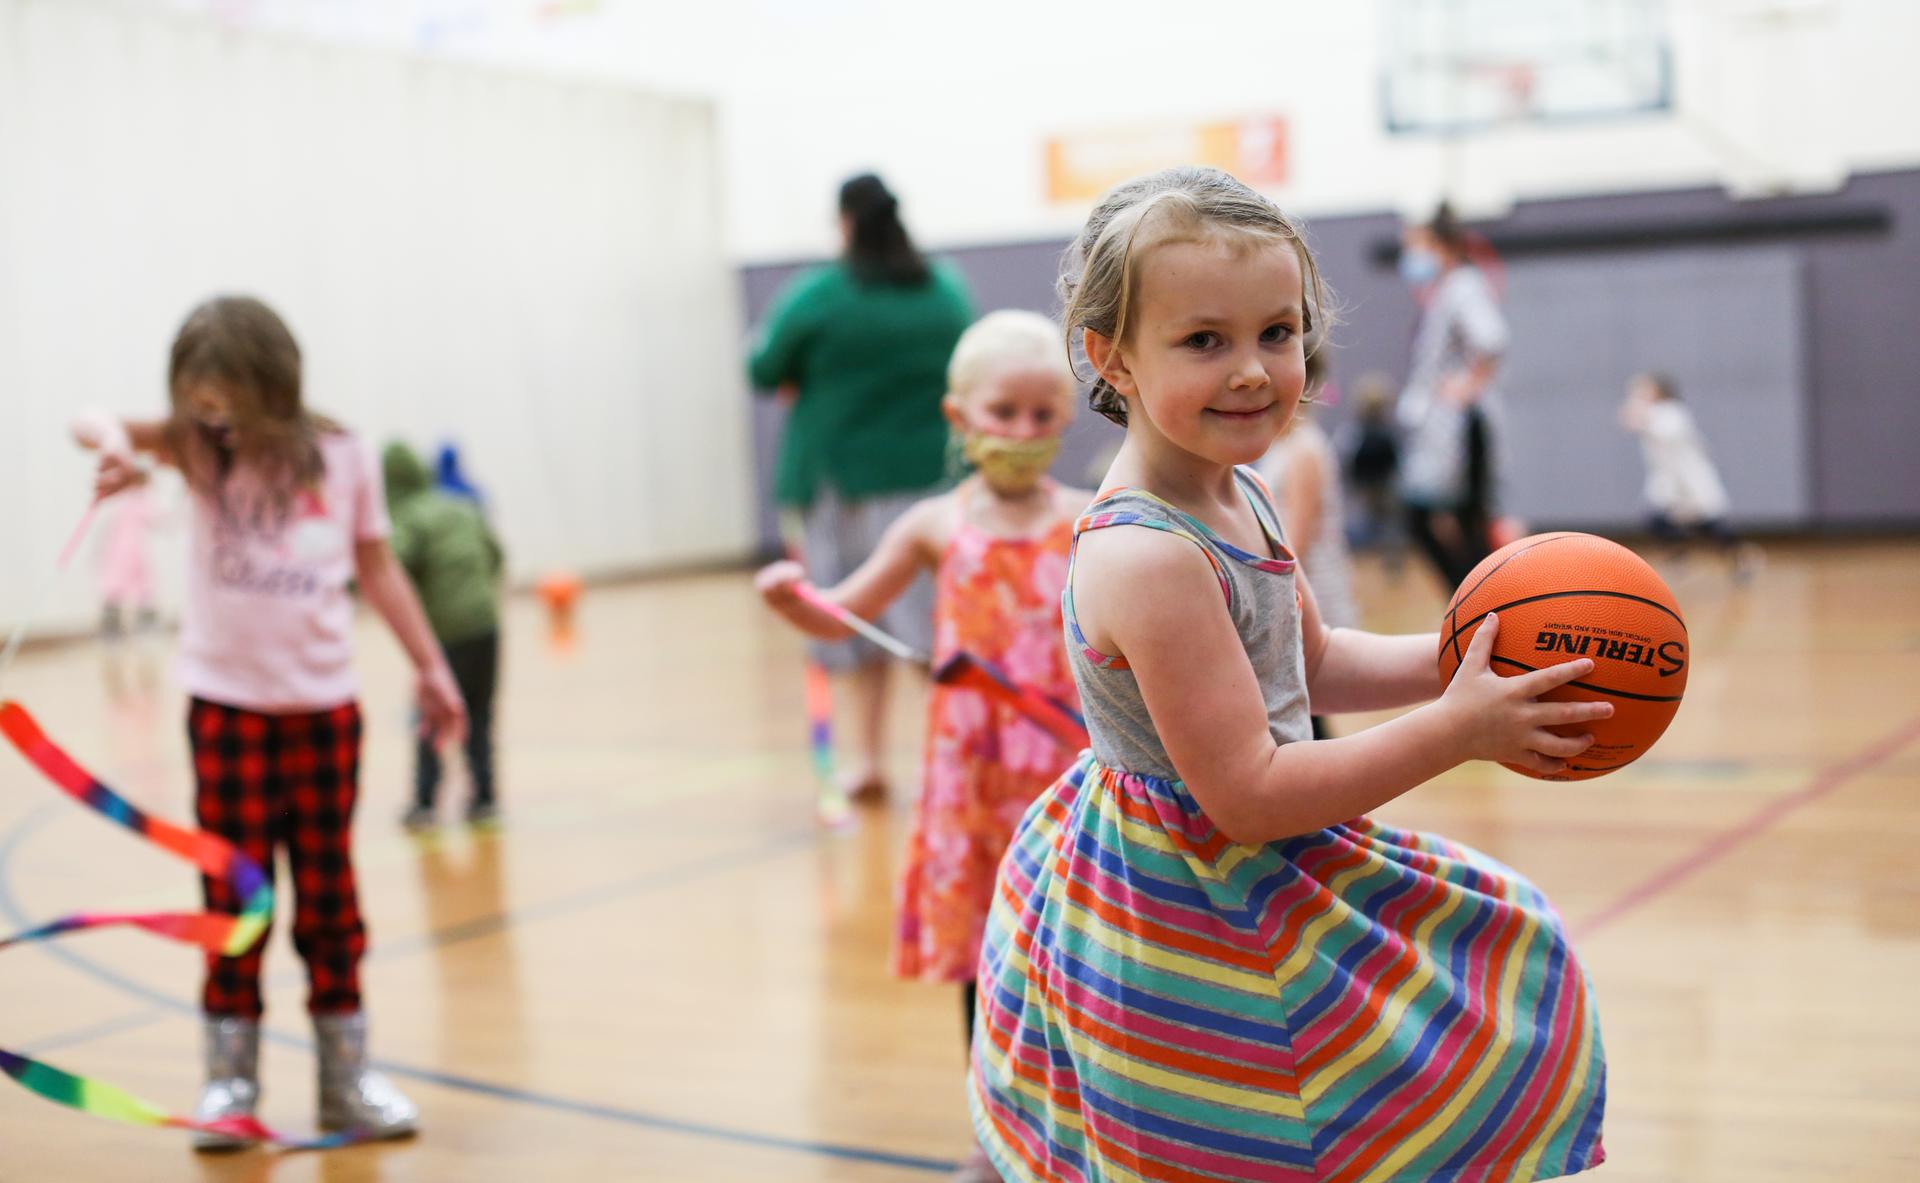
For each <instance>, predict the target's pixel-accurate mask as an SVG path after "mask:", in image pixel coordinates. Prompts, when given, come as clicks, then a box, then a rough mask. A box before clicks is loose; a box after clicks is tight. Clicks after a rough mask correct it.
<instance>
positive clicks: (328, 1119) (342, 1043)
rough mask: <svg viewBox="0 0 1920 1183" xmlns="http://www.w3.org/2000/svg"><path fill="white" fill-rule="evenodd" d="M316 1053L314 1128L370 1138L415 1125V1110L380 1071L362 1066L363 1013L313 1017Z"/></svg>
mask: <svg viewBox="0 0 1920 1183" xmlns="http://www.w3.org/2000/svg"><path fill="white" fill-rule="evenodd" d="M313 1040H314V1046H315V1050H316V1051H318V1053H319V1056H320V1128H321V1129H323V1130H357V1131H359V1132H361V1133H363V1134H365V1135H366V1136H368V1137H370V1138H404V1137H406V1136H407V1135H409V1134H412V1133H414V1132H416V1131H418V1130H419V1128H420V1110H419V1109H418V1108H417V1107H415V1105H414V1103H413V1102H412V1101H410V1100H408V1099H407V1095H406V1094H405V1093H403V1092H401V1091H400V1090H399V1089H397V1088H395V1087H394V1084H393V1082H392V1081H391V1080H388V1079H387V1078H386V1075H385V1074H384V1073H381V1072H378V1071H376V1070H374V1069H373V1068H370V1067H368V1066H367V1016H366V1015H365V1014H364V1013H362V1012H359V1011H355V1012H353V1013H351V1014H340V1015H315V1016H313Z"/></svg>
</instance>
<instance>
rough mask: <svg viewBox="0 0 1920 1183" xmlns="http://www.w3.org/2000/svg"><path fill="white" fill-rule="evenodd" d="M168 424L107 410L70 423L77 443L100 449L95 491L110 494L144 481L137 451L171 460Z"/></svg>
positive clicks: (70, 429) (94, 483) (84, 416)
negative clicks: (119, 415) (109, 412)
mask: <svg viewBox="0 0 1920 1183" xmlns="http://www.w3.org/2000/svg"><path fill="white" fill-rule="evenodd" d="M165 427H166V424H165V423H163V422H162V421H160V420H157V419H153V420H147V419H120V418H117V417H115V416H113V415H110V414H108V413H106V412H104V411H89V412H87V413H86V414H83V415H81V416H79V417H78V418H76V419H75V420H74V421H73V423H72V424H71V425H70V426H69V427H68V430H69V431H70V432H71V433H72V435H73V440H74V442H75V443H77V444H79V445H80V446H81V447H83V448H86V449H87V450H88V451H92V452H98V453H100V467H99V469H98V471H96V472H95V473H94V477H93V495H94V496H95V497H111V496H113V495H114V494H115V493H118V492H120V491H121V490H122V489H127V488H131V487H132V486H134V485H138V484H142V483H144V482H145V481H146V479H147V473H146V470H145V469H143V468H141V467H140V465H139V463H138V462H136V461H135V459H134V453H136V452H146V453H148V454H149V455H151V456H154V457H155V458H157V459H159V460H161V461H168V460H169V459H170V458H169V457H168V455H167V449H166V444H165V434H164V432H165Z"/></svg>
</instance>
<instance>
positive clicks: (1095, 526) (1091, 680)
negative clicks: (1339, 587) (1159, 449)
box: [1061, 468, 1313, 780]
mask: <svg viewBox="0 0 1920 1183" xmlns="http://www.w3.org/2000/svg"><path fill="white" fill-rule="evenodd" d="M1234 479H1235V482H1236V483H1237V484H1238V485H1239V486H1240V489H1241V491H1242V492H1243V493H1245V494H1246V497H1247V500H1248V501H1249V502H1250V503H1251V504H1252V506H1253V512H1254V515H1255V516H1256V517H1258V518H1259V519H1260V528H1261V529H1262V530H1263V531H1264V532H1265V533H1266V535H1267V545H1268V549H1269V551H1270V552H1271V555H1277V556H1280V557H1277V558H1276V557H1271V556H1270V555H1254V554H1249V553H1247V552H1246V551H1244V550H1241V549H1240V548H1239V547H1237V546H1235V545H1233V544H1232V543H1230V542H1228V541H1226V540H1225V539H1223V538H1221V537H1219V536H1218V535H1216V534H1215V533H1214V532H1213V531H1212V530H1210V529H1208V528H1207V526H1206V525H1205V524H1204V523H1202V522H1201V521H1200V520H1199V519H1198V518H1195V517H1193V516H1192V515H1190V514H1188V513H1186V512H1184V511H1182V510H1179V509H1176V508H1174V507H1173V506H1171V505H1169V504H1167V503H1166V502H1165V501H1162V500H1160V499H1159V498H1158V497H1155V496H1153V495H1152V494H1151V493H1143V492H1141V491H1140V490H1138V489H1117V490H1115V491H1113V492H1111V493H1109V494H1107V495H1106V496H1104V497H1102V498H1100V500H1098V501H1096V502H1094V503H1093V504H1092V505H1091V506H1089V507H1088V508H1087V512H1086V515H1085V516H1084V517H1082V518H1081V519H1080V521H1079V522H1078V523H1077V524H1076V525H1075V527H1074V553H1075V555H1076V556H1077V554H1078V551H1079V546H1080V536H1081V535H1082V534H1085V533H1087V532H1088V531H1090V530H1104V529H1106V528H1108V527H1110V526H1144V527H1147V528H1149V529H1154V530H1165V531H1167V532H1168V533H1172V534H1178V535H1180V536H1181V537H1182V538H1185V539H1187V540H1189V541H1191V542H1192V543H1193V544H1194V545H1196V546H1198V547H1199V548H1200V550H1201V553H1203V554H1204V555H1206V557H1207V560H1208V562H1210V563H1211V564H1212V565H1213V570H1214V574H1215V575H1216V576H1218V578H1219V580H1220V590H1221V594H1222V595H1223V596H1224V598H1225V599H1226V602H1227V612H1228V614H1229V615H1231V616H1232V617H1233V627H1234V631H1235V632H1237V633H1239V634H1240V644H1241V646H1242V647H1244V648H1245V649H1246V651H1247V660H1248V661H1249V662H1251V663H1252V665H1253V672H1254V674H1255V676H1256V677H1258V678H1259V680H1260V694H1261V697H1262V698H1263V699H1265V701H1266V704H1267V730H1268V731H1269V732H1271V733H1272V735H1273V738H1274V741H1275V742H1277V743H1291V742H1294V741H1296V740H1302V739H1308V738H1310V737H1311V736H1312V733H1313V730H1312V724H1311V722H1310V721H1309V719H1308V711H1307V676H1306V656H1305V653H1304V651H1303V650H1302V648H1301V645H1300V602H1299V600H1298V599H1297V598H1296V597H1295V594H1294V579H1293V555H1292V553H1291V552H1290V551H1288V550H1287V547H1286V544H1285V542H1284V541H1283V540H1282V537H1281V533H1280V522H1279V518H1278V516H1277V515H1276V514H1275V513H1274V511H1273V502H1272V500H1271V498H1270V497H1269V496H1268V494H1267V490H1266V487H1265V486H1264V485H1263V484H1261V482H1260V478H1259V477H1257V476H1255V475H1254V474H1253V472H1252V470H1250V469H1246V468H1240V469H1236V470H1235V471H1234ZM1073 569H1074V563H1073V562H1072V561H1071V560H1069V562H1068V564H1067V586H1066V588H1065V589H1064V590H1063V591H1062V593H1061V609H1062V610H1061V616H1062V618H1063V621H1064V623H1065V625H1066V634H1067V658H1068V662H1069V664H1070V665H1071V666H1072V668H1073V680H1074V682H1075V684H1076V685H1077V686H1078V687H1079V689H1080V704H1081V708H1082V709H1083V710H1084V711H1085V713H1086V718H1087V732H1088V734H1089V736H1090V737H1091V740H1092V745H1093V754H1094V757H1095V758H1096V759H1098V760H1099V761H1100V762H1101V763H1102V764H1105V765H1106V766H1107V767H1109V768H1116V769H1120V770H1122V771H1125V772H1132V773H1137V774H1139V775H1142V776H1153V777H1159V778H1161V779H1163V780H1173V779H1176V778H1177V777H1178V773H1176V772H1175V771H1174V767H1173V761H1171V760H1169V759H1168V758H1167V751H1166V748H1164V747H1163V746H1161V743H1160V736H1159V735H1158V734H1157V733H1156V732H1155V731H1154V728H1153V720H1152V718H1151V717H1150V716H1149V715H1148V714H1147V704H1146V702H1145V700H1143V699H1142V698H1141V697H1140V684H1139V683H1138V682H1136V681H1134V677H1133V671H1132V670H1130V669H1128V668H1127V663H1126V659H1125V658H1123V657H1108V656H1106V655H1105V654H1102V653H1100V652H1098V651H1097V650H1095V649H1093V648H1091V647H1090V646H1089V645H1088V644H1087V639H1086V637H1085V635H1083V634H1082V633H1081V631H1080V623H1079V621H1078V620H1077V619H1076V618H1075V616H1074V612H1073V592H1074V587H1073V580H1074V574H1073ZM1085 591H1086V589H1085V588H1082V589H1081V592H1082V594H1085Z"/></svg>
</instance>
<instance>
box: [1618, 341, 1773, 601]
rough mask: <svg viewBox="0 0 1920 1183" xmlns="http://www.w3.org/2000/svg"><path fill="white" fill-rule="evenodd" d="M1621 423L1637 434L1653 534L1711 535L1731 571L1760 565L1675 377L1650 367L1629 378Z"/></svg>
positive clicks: (1744, 572) (1738, 574)
mask: <svg viewBox="0 0 1920 1183" xmlns="http://www.w3.org/2000/svg"><path fill="white" fill-rule="evenodd" d="M1620 424H1621V426H1623V427H1625V428H1626V429H1627V430H1628V431H1630V432H1632V433H1633V434H1635V435H1637V436H1639V437H1640V455H1641V457H1642V459H1644V460H1645V461H1646V464H1647V484H1646V498H1647V502H1648V504H1650V505H1651V506H1652V507H1653V514H1652V516H1651V518H1650V519H1649V521H1648V525H1649V528H1651V529H1652V531H1653V534H1654V537H1656V538H1659V539H1661V540H1662V541H1665V542H1670V543H1673V544H1674V545H1675V546H1676V547H1678V546H1679V545H1680V544H1682V543H1684V542H1685V541H1686V539H1687V538H1688V536H1689V535H1698V536H1700V537H1703V538H1708V539H1711V540H1712V541H1713V542H1715V543H1717V544H1718V545H1719V546H1720V549H1721V551H1722V553H1724V554H1725V555H1726V556H1727V560H1728V562H1729V563H1730V564H1731V565H1732V568H1733V577H1734V578H1735V579H1737V580H1740V581H1741V582H1745V581H1746V580H1748V579H1750V578H1751V577H1752V576H1753V573H1754V571H1755V570H1756V569H1757V568H1758V565H1759V561H1760V551H1759V548H1758V547H1756V546H1753V545H1752V544H1750V543H1743V542H1741V541H1740V536H1739V535H1737V534H1735V533H1734V532H1733V528H1732V527H1731V526H1729V525H1727V489H1726V486H1725V485H1723V484H1721V483H1720V472H1719V470H1718V469H1716V468H1715V467H1714V465H1713V458H1712V457H1710V456H1708V455H1707V443H1706V440H1705V439H1704V438H1702V437H1701V435H1700V429H1699V427H1698V426H1697V425H1695V423H1694V421H1693V412H1691V411H1689V410H1688V409H1687V405H1686V404H1685V403H1683V402H1681V401H1680V388H1679V386H1678V385H1676V384H1675V383H1674V380H1673V379H1672V378H1669V377H1667V376H1666V375H1665V374H1652V373H1648V374H1635V375H1634V376H1633V377H1632V378H1629V379H1628V380H1627V399H1626V401H1625V402H1624V403H1622V404H1621V405H1620Z"/></svg>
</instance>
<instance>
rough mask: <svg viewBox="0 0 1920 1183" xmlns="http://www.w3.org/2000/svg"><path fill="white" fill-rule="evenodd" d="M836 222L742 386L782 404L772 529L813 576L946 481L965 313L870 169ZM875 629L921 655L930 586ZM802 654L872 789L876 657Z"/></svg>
mask: <svg viewBox="0 0 1920 1183" xmlns="http://www.w3.org/2000/svg"><path fill="white" fill-rule="evenodd" d="M840 230H841V235H842V238H843V239H844V241H845V244H846V249H845V252H844V253H843V254H842V255H841V257H840V258H839V259H838V260H836V261H835V262H833V263H829V264H826V265H823V266H820V267H815V268H812V269H810V270H808V271H805V272H803V273H801V274H800V275H798V276H796V277H795V278H794V279H793V281H792V282H791V283H789V284H788V285H787V288H786V290H784V291H783V292H781V294H780V296H779V297H778V298H777V299H776V300H775V301H774V303H773V307H772V309H771V311H770V312H769V313H768V316H767V320H766V324H765V326H764V328H763V329H762V331H761V335H760V339H759V342H758V343H757V345H756V346H755V347H754V350H753V356H752V358H751V359H750V360H749V362H748V374H749V375H750V377H751V378H752V380H753V385H754V386H755V387H756V388H757V389H759V390H762V391H778V392H779V393H780V394H781V395H782V396H783V397H784V398H786V399H787V401H788V404H789V406H790V408H791V414H790V415H789V417H788V419H787V428H786V434H785V436H784V438H783V439H782V440H781V445H780V459H779V462H778V467H777V469H776V471H775V474H774V497H775V499H776V500H777V501H778V502H779V504H780V508H781V511H782V512H781V518H782V523H783V532H784V533H785V534H786V536H787V539H788V541H789V543H791V544H797V545H798V547H799V550H800V552H801V557H802V559H803V560H804V562H805V563H806V566H807V574H808V576H809V577H810V578H811V579H813V580H814V581H815V582H817V583H819V584H821V585H822V586H831V585H832V584H834V583H837V582H839V581H840V580H841V579H843V578H845V577H846V576H847V575H849V574H851V573H852V571H853V569H854V568H855V567H858V566H859V565H860V564H861V562H863V561H864V560H865V559H866V557H867V555H868V554H869V553H871V552H872V550H873V548H874V546H875V545H876V544H878V542H879V541H880V535H881V534H882V533H883V532H884V531H885V530H886V528H887V526H889V525H890V524H892V522H893V520H894V519H895V518H896V517H898V516H900V514H901V513H903V512H905V510H906V509H907V507H908V506H910V505H912V504H913V503H914V502H916V501H918V500H920V499H921V498H923V497H925V496H927V495H928V493H930V492H931V491H933V490H934V489H935V488H936V487H937V486H938V485H939V484H940V483H941V481H942V479H943V478H944V477H945V475H946V454H947V425H946V420H945V419H944V418H943V416H942V415H941V412H940V400H941V397H942V396H943V395H944V394H945V393H946V368H947V359H948V356H949V355H950V354H952V352H953V345H954V342H955V341H957V340H959V338H960V334H961V332H962V331H964V330H965V329H966V327H967V325H969V324H971V323H972V321H973V301H972V300H971V299H970V298H969V297H968V295H967V289H966V285H965V284H964V283H963V282H962V281H961V279H960V276H959V273H958V272H957V271H955V270H954V269H953V268H951V267H949V266H947V265H945V264H942V263H937V262H929V261H928V260H927V259H926V258H924V257H923V256H922V255H921V254H920V252H919V251H918V250H916V249H915V248H914V245H913V240H912V239H911V238H909V237H908V235H907V230H906V227H905V226H904V225H902V224H901V222H900V214H899V203H898V202H897V201H896V200H895V199H894V196H893V194H892V193H891V192H889V191H888V190H887V187H886V185H885V184H884V183H882V182H881V180H880V178H879V177H876V176H872V175H870V174H866V175H861V176H857V177H854V178H853V179H851V180H849V181H847V183H846V184H844V185H842V186H841V187H840ZM881 623H882V626H883V627H885V628H886V629H887V630H888V631H889V632H891V633H893V634H894V635H895V636H898V637H900V638H902V639H903V640H906V641H907V642H908V643H910V644H912V645H914V646H915V647H916V648H918V649H920V650H922V651H923V652H926V651H930V650H931V649H932V647H933V645H932V642H933V636H932V634H933V589H932V585H931V584H930V583H929V582H928V581H927V580H926V579H925V578H924V577H922V579H921V581H920V583H919V584H918V585H917V586H916V587H915V588H914V589H913V590H912V591H910V592H909V593H908V594H906V595H904V596H902V597H900V599H898V600H896V601H895V602H894V604H893V606H892V607H891V608H890V609H889V610H888V611H887V613H886V614H885V615H884V616H883V617H882V620H881ZM810 651H811V653H812V656H813V658H814V660H816V661H818V662H820V663H821V664H822V665H823V666H825V667H826V669H827V670H828V671H829V672H831V673H834V674H837V675H840V677H839V679H838V682H839V685H840V687H841V688H842V690H843V691H844V692H849V693H851V695H852V698H853V701H854V704H855V709H856V712H857V714H856V718H857V722H856V736H855V739H856V741H857V743H858V745H859V750H858V752H857V753H856V755H855V760H856V762H855V764H854V766H853V769H852V774H851V776H850V777H849V778H848V779H849V781H850V784H849V787H850V789H851V790H852V791H853V793H854V795H855V796H860V797H878V796H880V795H883V794H884V792H885V785H886V782H885V779H884V775H883V773H882V771H881V770H882V768H883V761H882V750H881V749H882V741H883V731H882V723H883V721H884V719H885V717H886V692H887V670H888V667H887V664H886V655H885V654H884V653H882V652H881V651H880V650H879V649H876V648H875V647H873V646H872V645H870V644H869V643H867V642H866V641H863V640H853V641H836V642H831V643H827V642H813V643H811V646H810Z"/></svg>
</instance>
